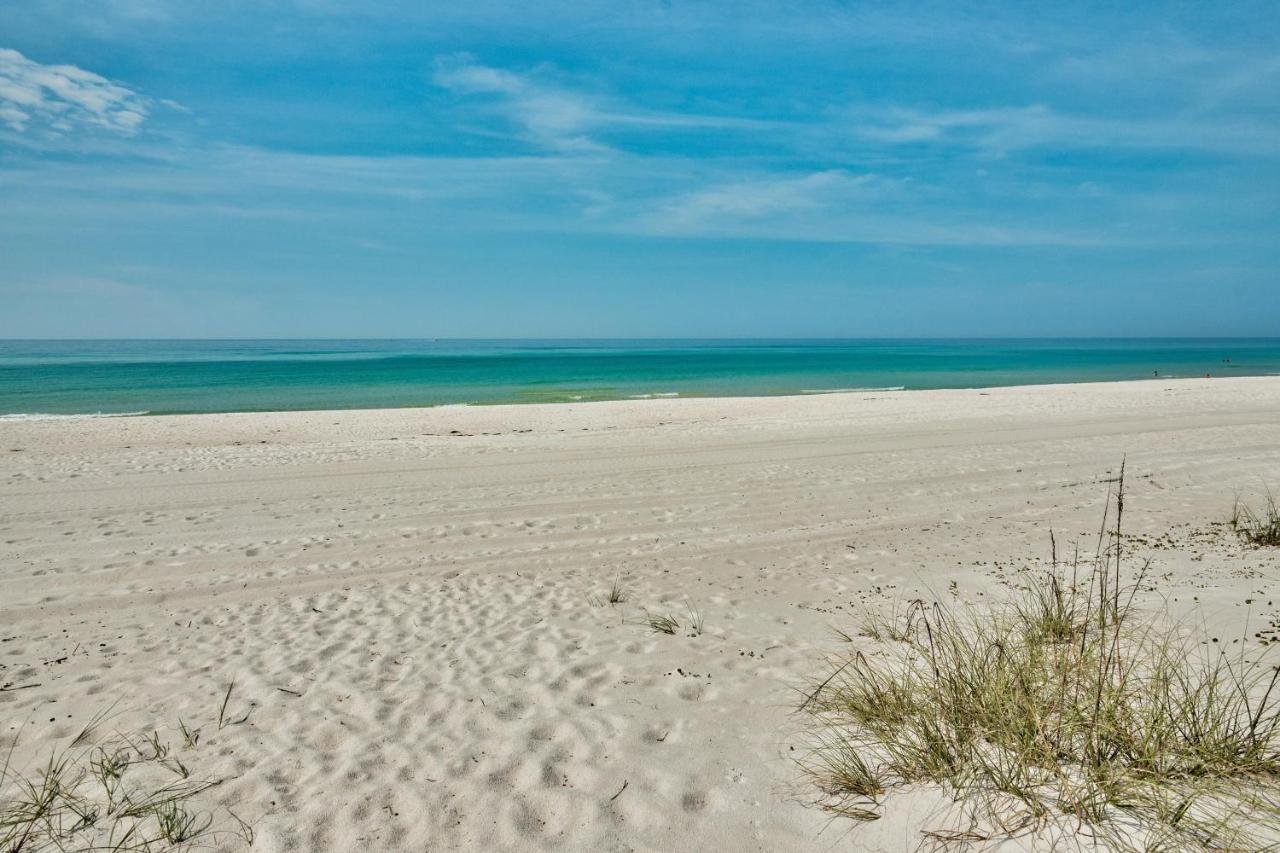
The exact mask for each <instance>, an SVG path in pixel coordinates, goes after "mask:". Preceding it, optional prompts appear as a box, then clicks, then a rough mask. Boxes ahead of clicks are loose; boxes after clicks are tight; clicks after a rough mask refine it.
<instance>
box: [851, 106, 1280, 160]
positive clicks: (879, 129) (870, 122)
mask: <svg viewBox="0 0 1280 853" xmlns="http://www.w3.org/2000/svg"><path fill="white" fill-rule="evenodd" d="M855 123H856V128H857V129H856V133H857V135H859V136H861V137H862V138H863V139H866V140H869V141H872V142H878V143H886V144H919V143H934V144H947V145H960V146H968V147H971V148H976V149H981V150H982V151H984V152H985V153H987V154H993V155H1002V154H1007V153H1010V152H1013V151H1021V150H1027V149H1033V148H1053V149H1058V150H1064V151H1070V150H1080V149H1099V148H1129V149H1149V150H1161V149H1163V150H1183V151H1210V152H1221V153H1230V154H1249V155H1276V154H1280V127H1277V126H1276V125H1275V124H1274V123H1269V122H1264V121H1254V120H1247V119H1235V120H1227V121H1224V120H1221V119H1218V120H1212V119H1209V118H1200V117H1195V116H1189V117H1186V116H1160V117H1150V118H1142V117H1133V118H1131V117H1112V116H1083V115H1072V114H1068V113H1063V112H1059V111H1056V110H1054V109H1051V108H1050V107H1047V106H1045V105H1042V104H1035V105H1031V106H1025V107H998V108H991V109H980V110H934V111H927V110H913V109H903V108H892V109H889V110H883V111H880V112H879V113H878V114H865V113H864V114H862V115H860V116H858V117H857V118H856V119H855Z"/></svg>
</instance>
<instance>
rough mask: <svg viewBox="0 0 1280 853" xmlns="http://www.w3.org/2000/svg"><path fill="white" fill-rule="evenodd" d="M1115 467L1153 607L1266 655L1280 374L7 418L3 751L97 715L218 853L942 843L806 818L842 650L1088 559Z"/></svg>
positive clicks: (0, 610) (900, 828)
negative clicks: (830, 658) (1198, 615)
mask: <svg viewBox="0 0 1280 853" xmlns="http://www.w3.org/2000/svg"><path fill="white" fill-rule="evenodd" d="M1126 458H1127V471H1128V482H1129V503H1128V506H1127V507H1126V512H1127V516H1126V524H1127V525H1128V527H1129V529H1130V531H1132V532H1133V533H1134V534H1138V535H1140V536H1145V537H1146V539H1147V541H1148V542H1149V543H1150V544H1149V547H1143V546H1139V547H1140V548H1141V550H1142V554H1143V556H1144V557H1145V556H1150V557H1151V558H1152V559H1153V561H1154V562H1153V564H1152V565H1153V572H1152V577H1153V578H1154V580H1153V583H1152V587H1153V591H1152V592H1150V593H1149V596H1150V603H1151V604H1152V606H1154V605H1155V604H1157V603H1167V604H1168V605H1169V606H1170V607H1171V608H1172V609H1174V610H1175V611H1182V610H1183V609H1186V608H1190V607H1193V606H1196V607H1199V608H1202V614H1203V618H1204V620H1205V625H1206V626H1207V627H1208V630H1209V631H1210V632H1212V633H1214V635H1215V636H1219V633H1217V632H1221V634H1220V635H1221V636H1222V637H1224V638H1227V637H1230V638H1240V637H1243V636H1245V635H1246V632H1247V633H1248V634H1249V635H1252V634H1253V633H1254V632H1258V631H1265V630H1267V629H1269V628H1272V627H1275V626H1276V624H1277V622H1278V621H1280V595H1276V597H1275V599H1274V600H1273V599H1272V598H1269V597H1268V596H1271V595H1274V594H1276V591H1277V589H1278V587H1277V584H1278V583H1280V558H1278V557H1277V554H1276V552H1275V550H1274V549H1273V550H1271V551H1268V550H1265V549H1253V548H1249V547H1246V546H1245V545H1243V544H1242V543H1241V542H1239V541H1238V540H1237V538H1236V537H1235V536H1234V535H1232V534H1231V533H1230V531H1229V530H1227V529H1225V528H1224V527H1223V525H1222V522H1223V521H1224V520H1225V519H1226V517H1227V515H1228V513H1229V511H1230V508H1231V505H1232V501H1233V498H1234V497H1235V495H1236V494H1237V493H1240V494H1241V495H1243V496H1245V497H1249V496H1251V495H1253V496H1256V495H1260V494H1262V493H1263V491H1264V490H1265V488H1266V487H1267V486H1268V485H1269V486H1270V487H1271V488H1273V489H1277V490H1280V378H1232V379H1211V380H1210V379H1178V380H1159V379H1156V380H1150V381H1143V382H1123V383H1104V384H1081V385H1062V386H1037V387H1020V388H1002V389H988V390H957V391H909V392H875V393H871V392H855V393H848V394H831V395H821V396H806V397H774V398H752V399H688V400H686V399H657V400H637V401H629V402H611V403H589V404H574V405H528V406H493V407H444V408H435V409H398V410H382V411H337V412H297V413H269V414H226V415H199V416H181V417H178V416H174V417H167V416H164V417H139V418H101V419H54V420H9V421H0V686H2V687H3V689H2V690H0V736H2V737H3V741H0V749H2V750H9V749H10V748H11V747H12V758H11V763H12V765H13V766H14V767H15V768H22V767H35V766H38V765H39V764H40V763H41V762H42V761H44V760H46V759H47V757H48V755H49V754H50V751H51V750H52V749H55V748H58V747H65V746H67V745H68V743H69V741H70V740H72V739H73V738H74V737H75V736H76V734H77V733H78V732H79V731H80V730H81V728H82V727H83V726H84V725H85V723H86V722H87V721H88V720H89V719H91V718H92V717H93V716H94V715H95V714H96V713H99V712H105V711H108V709H109V710H110V719H109V722H108V723H107V724H106V726H107V727H109V728H111V729H113V730H117V731H120V732H135V731H148V732H150V731H152V730H155V731H158V732H159V733H160V734H161V736H162V737H164V738H166V739H167V740H168V741H170V742H171V743H174V744H175V745H174V749H175V754H177V752H180V753H181V755H182V760H183V761H184V762H186V764H187V766H189V767H190V769H191V771H192V773H193V775H194V776H198V777H200V778H203V779H208V780H215V781H219V782H220V784H218V785H216V786H214V787H211V788H209V789H208V790H207V791H205V792H204V793H203V794H201V802H202V803H203V804H204V807H205V808H207V809H208V810H209V811H210V813H211V814H212V815H214V818H215V821H216V824H215V827H216V828H217V829H219V831H222V830H226V831H225V832H224V833H223V834H222V835H220V836H218V839H219V841H220V844H221V846H223V847H224V848H225V849H239V848H238V847H237V845H238V844H240V841H239V839H238V837H236V836H234V835H232V834H231V833H230V830H231V829H232V824H231V823H229V822H228V821H229V818H228V817H227V813H226V810H227V809H229V810H231V811H232V812H234V813H235V814H236V815H238V816H239V818H240V819H242V820H244V821H245V822H246V823H247V824H249V825H251V826H252V827H253V835H254V845H253V849H255V850H267V851H272V850H297V851H308V850H332V851H351V850H361V849H362V850H369V851H380V850H406V851H407V850H415V851H420V850H433V851H434V850H583V851H606V850H618V851H623V850H654V851H670V850H732V851H736V852H737V853H741V851H749V850H764V851H784V850H840V849H858V850H910V849H916V848H917V847H918V846H919V844H920V841H921V835H920V830H921V829H922V828H924V827H925V826H927V823H928V820H929V815H927V814H922V813H921V812H920V811H919V809H917V808H914V807H913V806H912V805H911V804H909V803H907V802H905V801H904V802H903V803H902V804H901V807H900V808H895V802H894V799H893V798H892V796H891V797H890V798H889V799H888V800H887V801H886V803H885V807H884V817H883V819H881V820H879V821H876V822H874V823H869V824H853V823H851V822H847V821H834V822H833V821H832V819H831V818H830V816H829V815H828V814H826V813H824V812H822V811H820V810H818V809H815V808H812V807H811V806H810V803H811V802H812V800H813V796H814V794H813V792H812V791H811V790H810V788H809V783H808V782H807V780H806V779H805V778H804V777H803V775H802V774H801V773H800V771H799V768H798V767H797V765H796V763H795V759H796V758H797V757H798V753H797V751H796V749H797V748H798V746H799V744H800V743H801V741H800V739H799V737H798V732H797V727H798V726H799V725H800V724H801V723H800V720H799V719H798V718H797V717H796V716H795V715H794V713H793V711H794V709H795V707H796V705H797V702H798V700H799V697H800V695H801V691H802V690H803V688H804V687H805V685H806V684H807V683H809V680H810V679H812V678H814V677H815V676H818V675H820V673H821V672H822V670H823V666H824V663H823V658H824V655H825V654H827V653H829V652H831V651H833V650H835V649H837V648H838V647H839V646H840V641H839V640H838V639H837V638H836V635H835V634H834V631H833V629H841V630H845V631H848V632H849V633H855V632H856V628H857V624H858V621H859V619H860V617H861V615H862V614H863V613H865V612H866V611H867V610H868V609H869V610H872V611H878V612H885V613H887V612H889V611H890V610H891V609H892V608H893V607H894V605H895V604H896V603H900V602H902V601H905V600H908V599H911V598H915V597H926V598H934V597H943V596H949V597H952V598H954V599H955V600H957V601H962V602H981V601H982V600H984V599H985V598H989V597H991V596H995V595H999V594H1000V593H1001V591H1002V589H1003V581H1005V580H1007V579H1008V578H1009V577H1010V576H1011V575H1012V574H1013V573H1014V572H1015V571H1016V570H1017V569H1018V568H1020V567H1025V566H1028V565H1031V564H1032V563H1033V561H1034V560H1036V559H1038V558H1042V557H1045V556H1047V553H1048V548H1049V531H1050V529H1052V530H1054V531H1055V536H1056V537H1057V541H1058V543H1059V548H1060V549H1061V548H1063V547H1065V546H1064V543H1072V542H1075V541H1077V540H1078V541H1079V542H1080V543H1081V547H1082V548H1084V549H1091V548H1092V547H1093V542H1094V539H1095V537H1096V535H1097V529H1098V523H1099V519H1100V518H1101V512H1102V507H1103V505H1104V502H1105V500H1106V496H1107V488H1108V487H1107V484H1106V483H1105V480H1106V479H1107V478H1109V477H1111V476H1113V475H1114V473H1115V472H1116V471H1117V470H1118V466H1119V465H1120V463H1121V460H1122V459H1126ZM1166 537H1168V538H1166ZM615 578H616V579H617V582H618V584H619V585H620V587H621V589H622V590H624V591H625V593H626V595H627V600H626V601H624V602H622V603H619V604H616V605H610V604H609V603H608V602H606V601H605V600H604V599H605V598H606V597H607V596H608V594H609V591H610V587H611V585H612V584H613V583H614V582H615ZM1246 602H1248V603H1246ZM691 610H692V611H694V612H696V613H698V614H700V618H701V620H702V623H703V625H702V630H701V633H700V634H699V633H697V632H696V631H694V630H691V624H690V623H691V622H692V621H693V620H692V619H691V618H690V611H691ZM646 611H648V613H650V614H655V615H656V614H669V615H671V616H673V617H674V618H675V619H676V620H677V621H678V622H679V623H680V628H679V629H678V630H677V631H676V633H675V634H674V635H666V634H658V633H654V632H652V631H651V630H650V629H649V627H648V626H647V625H646V624H645V623H644V619H643V617H644V616H645V613H646ZM1224 642H1227V640H1226V639H1224ZM846 647H847V646H846ZM231 683H234V688H233V690H232V693H231V698H230V700H229V702H228V708H227V710H226V711H225V713H224V716H225V717H227V718H228V719H227V720H224V725H223V726H221V727H219V725H218V716H219V711H220V706H221V703H222V701H223V698H224V697H225V695H226V691H227V687H228V685H229V684H231ZM246 715H247V717H246ZM179 719H181V720H182V721H184V722H185V723H186V724H187V725H189V726H191V727H195V728H199V729H200V731H201V735H200V738H199V741H198V744H196V745H195V746H192V747H190V748H186V747H182V746H181V744H180V743H178V741H179V740H180V738H179V736H178V734H177V732H178V721H179ZM14 744H16V746H15V745H14Z"/></svg>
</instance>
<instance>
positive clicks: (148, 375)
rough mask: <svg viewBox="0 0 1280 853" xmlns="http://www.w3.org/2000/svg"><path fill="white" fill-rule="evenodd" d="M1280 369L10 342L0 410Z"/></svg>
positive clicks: (688, 347)
mask: <svg viewBox="0 0 1280 853" xmlns="http://www.w3.org/2000/svg"><path fill="white" fill-rule="evenodd" d="M1156 373H1158V374H1159V376H1162V377H1180V376H1204V375H1206V374H1211V375H1213V376H1250V375H1276V374H1280V339H1276V338H1251V339H1243V338H1203V339H1199V338H1198V339H1191V338H1185V339H1184V338H1179V339H1088V340H1086V339H1068V340H1043V339H1037V340H825V341H820V340H752V341H747V340H556V341H544V340H537V341H535V340H529V341H516V340H495V341H479V340H457V341H436V340H346V341H343V340H211V341H137V340H131V341H31V340H27V341H22V340H7V341H0V415H6V416H15V415H46V414H125V413H151V414H161V413H178V412H182V413H187V412H191V413H194V412H234V411H269V410H287V409H354V408H382V407H403V406H434V405H442V404H450V403H455V404H456V403H467V404H493V403H546V402H573V401H589V400H617V399H628V398H648V397H659V396H667V397H670V396H681V397H687V396H761V395H777V394H798V393H823V392H831V391H839V390H851V389H866V388H906V389H923V388H975V387H991V386H998V385H1024V384H1036V383H1050V382H1099V381H1110V380H1122V379H1143V378H1151V377H1152V376H1153V375H1154V374H1156Z"/></svg>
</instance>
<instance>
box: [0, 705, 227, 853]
mask: <svg viewBox="0 0 1280 853" xmlns="http://www.w3.org/2000/svg"><path fill="white" fill-rule="evenodd" d="M105 716H106V715H105V714H103V715H98V716H95V717H94V718H93V720H92V721H91V722H90V724H89V725H88V726H86V727H85V730H84V731H82V732H81V733H80V734H79V735H77V736H76V737H75V738H73V739H72V740H71V742H70V743H69V745H67V746H65V747H63V748H61V749H55V750H53V751H51V753H50V755H49V758H48V759H47V760H45V761H43V762H41V763H40V764H39V765H38V766H36V767H35V768H33V769H30V770H25V771H24V770H20V769H19V768H17V767H15V766H14V765H13V763H12V760H13V755H14V751H15V750H16V748H17V741H16V740H15V741H14V742H13V743H11V744H10V746H9V749H8V750H7V752H6V754H5V756H4V761H3V763H2V764H0V851H2V852H3V853H36V851H55V850H56V851H89V850H111V851H120V853H133V852H134V851H148V853H153V852H158V851H162V850H187V849H191V848H192V847H193V846H202V847H204V846H213V844H215V843H223V844H225V841H226V840H227V837H228V836H232V837H239V838H240V839H241V840H242V841H244V842H246V843H249V844H251V843H252V841H251V839H252V829H251V828H250V827H248V825H247V824H246V823H244V822H243V821H241V820H240V818H238V817H235V821H236V823H237V824H238V825H239V830H238V831H237V830H231V831H229V832H226V831H214V830H213V825H214V814H213V813H212V812H211V811H209V810H207V809H204V808H201V798H200V795H201V794H203V793H204V792H205V791H207V790H208V789H209V788H211V787H213V786H214V785H216V784H218V783H217V781H201V780H196V779H192V778H190V775H191V774H190V771H189V770H188V769H187V767H186V766H185V765H184V764H183V762H182V760H181V758H179V757H178V756H177V755H176V754H174V752H173V750H172V749H171V747H170V745H169V744H168V743H167V742H166V741H165V740H164V739H163V738H162V737H161V735H160V734H159V732H156V731H152V732H151V733H149V734H147V733H143V734H141V735H139V736H136V737H129V736H127V735H123V734H118V733H117V734H113V735H110V736H107V737H99V736H98V734H97V732H98V730H99V728H100V727H101V725H102V723H103V721H104V719H105ZM184 728H185V727H184ZM188 731H189V730H188ZM185 739H186V742H187V745H188V746H191V745H193V741H194V738H190V737H187V738H185ZM171 774H172V775H171ZM175 776H176V777H177V778H176V779H175Z"/></svg>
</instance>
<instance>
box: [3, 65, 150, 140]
mask: <svg viewBox="0 0 1280 853" xmlns="http://www.w3.org/2000/svg"><path fill="white" fill-rule="evenodd" d="M148 111H149V106H148V102H147V100H146V99H145V98H143V97H142V96H141V95H139V94H138V93H136V92H134V91H133V90H131V89H129V88H127V87H125V86H122V85H120V84H118V83H113V82H112V81H110V80H108V79H107V78H105V77H103V76H101V75H99V74H95V73H93V72H92V71H86V70H84V69H83V68H78V67H76V66H74V65H43V64H41V63H39V62H35V61H34V60H31V59H28V58H27V57H25V56H23V55H22V54H21V53H19V52H18V51H16V50H10V49H7V48H0V123H3V124H4V125H5V126H6V127H8V128H9V129H10V130H12V131H16V132H19V133H21V132H24V131H28V130H32V129H34V128H36V127H37V126H39V127H41V128H43V129H46V130H48V131H51V132H53V133H57V134H64V133H70V132H72V131H74V130H77V129H81V128H84V127H98V128H103V129H106V130H109V131H113V132H115V133H121V134H126V135H130V134H133V133H136V132H137V130H138V128H139V127H140V126H141V125H142V123H143V121H145V120H146V118H147V113H148Z"/></svg>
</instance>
